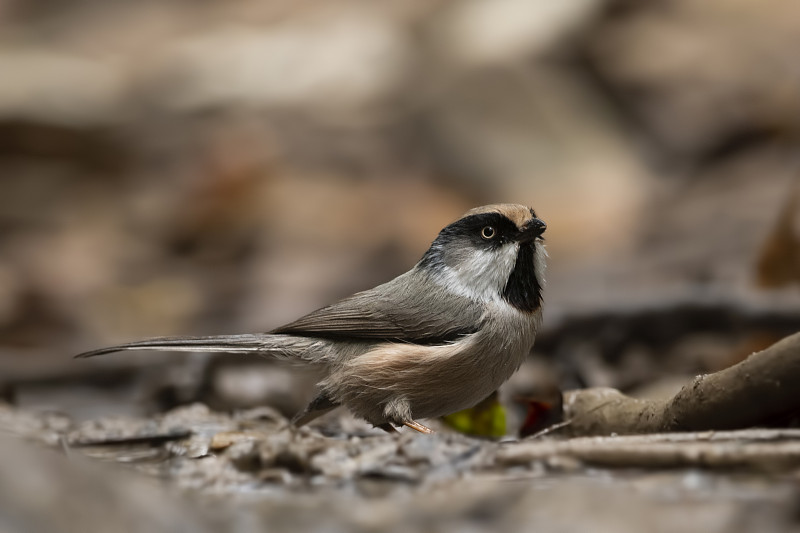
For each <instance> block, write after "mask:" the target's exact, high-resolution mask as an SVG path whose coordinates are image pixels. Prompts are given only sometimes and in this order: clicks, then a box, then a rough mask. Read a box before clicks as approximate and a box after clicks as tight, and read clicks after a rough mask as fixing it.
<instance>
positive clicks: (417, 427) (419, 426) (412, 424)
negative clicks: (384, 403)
mask: <svg viewBox="0 0 800 533" xmlns="http://www.w3.org/2000/svg"><path fill="white" fill-rule="evenodd" d="M403 425H404V426H406V427H410V428H411V429H413V430H414V431H419V432H420V433H424V434H426V435H431V434H432V433H434V431H433V430H432V429H431V428H429V427H428V426H423V425H422V424H420V423H419V422H417V421H416V420H409V421H406V422H403Z"/></svg>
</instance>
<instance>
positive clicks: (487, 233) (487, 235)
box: [481, 226, 496, 241]
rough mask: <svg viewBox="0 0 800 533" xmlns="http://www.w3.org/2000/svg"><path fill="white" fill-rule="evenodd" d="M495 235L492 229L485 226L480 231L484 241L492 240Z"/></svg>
mask: <svg viewBox="0 0 800 533" xmlns="http://www.w3.org/2000/svg"><path fill="white" fill-rule="evenodd" d="M495 233H496V232H495V231H494V228H493V227H491V226H486V227H485V228H483V229H482V230H481V237H483V238H484V239H486V240H487V241H488V240H489V239H493V238H494V236H495Z"/></svg>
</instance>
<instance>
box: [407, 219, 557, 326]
mask: <svg viewBox="0 0 800 533" xmlns="http://www.w3.org/2000/svg"><path fill="white" fill-rule="evenodd" d="M546 228H547V226H546V225H545V223H544V222H543V221H542V220H540V219H539V218H537V217H536V213H535V212H534V211H533V209H531V208H529V207H524V206H521V205H516V204H495V205H487V206H483V207H477V208H475V209H472V210H470V211H468V212H467V213H466V214H464V216H463V217H461V218H460V219H458V220H456V221H455V222H453V223H452V224H450V225H448V226H447V227H445V228H444V229H443V230H442V231H441V232H440V233H439V235H438V236H437V237H436V240H434V241H433V244H431V247H430V248H429V249H428V251H427V252H425V255H424V256H423V258H422V260H421V261H420V262H419V264H418V265H417V266H418V268H420V269H423V270H425V271H426V272H427V273H428V274H429V275H431V276H432V277H433V278H434V279H436V280H437V281H439V282H440V283H443V284H444V285H446V286H447V288H448V289H450V290H452V291H454V292H457V293H459V294H462V295H465V296H469V297H471V298H473V299H476V300H484V301H485V300H504V301H506V302H507V303H509V304H510V305H511V306H513V307H515V308H516V309H518V310H520V311H524V312H533V311H536V310H537V309H539V308H540V306H541V291H542V287H543V286H544V269H545V258H546V252H545V250H544V244H543V239H542V233H544V230H545V229H546Z"/></svg>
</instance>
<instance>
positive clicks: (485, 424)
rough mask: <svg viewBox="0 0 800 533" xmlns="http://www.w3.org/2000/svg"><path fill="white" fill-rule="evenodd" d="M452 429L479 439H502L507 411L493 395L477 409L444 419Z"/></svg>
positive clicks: (471, 408) (454, 414) (467, 410)
mask: <svg viewBox="0 0 800 533" xmlns="http://www.w3.org/2000/svg"><path fill="white" fill-rule="evenodd" d="M442 420H444V423H445V424H447V425H448V426H450V427H451V428H453V429H455V430H456V431H459V432H461V433H465V434H467V435H475V436H477V437H490V438H500V437H502V436H504V435H505V434H506V410H505V408H504V407H503V406H502V405H501V404H500V402H499V401H498V400H497V395H496V394H493V395H492V396H490V397H489V398H487V399H486V400H484V401H482V402H481V403H479V404H478V405H476V406H475V407H470V408H469V409H464V410H463V411H459V412H457V413H453V414H451V415H447V416H445V417H442Z"/></svg>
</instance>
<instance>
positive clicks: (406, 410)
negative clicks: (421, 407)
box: [383, 397, 433, 435]
mask: <svg viewBox="0 0 800 533" xmlns="http://www.w3.org/2000/svg"><path fill="white" fill-rule="evenodd" d="M383 414H384V416H386V418H387V419H389V420H392V421H393V422H395V424H396V425H398V426H399V425H401V424H402V425H404V426H406V427H410V428H411V429H413V430H414V431H419V432H420V433H425V434H426V435H430V434H431V433H433V430H432V429H431V428H429V427H427V426H423V425H422V424H420V423H419V422H417V421H416V420H414V419H413V418H412V416H413V415H412V413H411V404H410V403H409V402H408V400H407V399H405V398H403V397H395V398H392V399H391V400H389V401H388V402H386V405H385V406H384V408H383Z"/></svg>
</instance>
